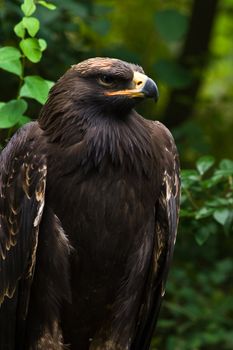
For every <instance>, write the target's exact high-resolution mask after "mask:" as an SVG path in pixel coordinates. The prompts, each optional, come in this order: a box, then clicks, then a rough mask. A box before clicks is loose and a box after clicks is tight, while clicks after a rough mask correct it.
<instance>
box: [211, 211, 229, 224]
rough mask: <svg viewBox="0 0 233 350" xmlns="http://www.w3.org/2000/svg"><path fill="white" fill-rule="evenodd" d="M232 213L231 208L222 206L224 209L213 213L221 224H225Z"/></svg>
mask: <svg viewBox="0 0 233 350" xmlns="http://www.w3.org/2000/svg"><path fill="white" fill-rule="evenodd" d="M230 214H231V211H230V210H229V209H226V208H222V209H218V210H216V211H215V212H214V214H213V217H214V218H215V220H216V221H217V222H218V223H219V224H220V225H224V224H225V223H226V221H227V218H228V216H229V215H230Z"/></svg>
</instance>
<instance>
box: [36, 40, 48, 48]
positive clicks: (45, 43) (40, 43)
mask: <svg viewBox="0 0 233 350" xmlns="http://www.w3.org/2000/svg"><path fill="white" fill-rule="evenodd" d="M38 42H39V45H40V50H41V51H44V50H46V48H47V42H46V41H45V40H44V39H38Z"/></svg>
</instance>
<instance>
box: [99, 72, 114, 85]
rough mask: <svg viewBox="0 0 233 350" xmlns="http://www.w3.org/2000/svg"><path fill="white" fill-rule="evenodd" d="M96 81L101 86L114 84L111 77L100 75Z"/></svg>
mask: <svg viewBox="0 0 233 350" xmlns="http://www.w3.org/2000/svg"><path fill="white" fill-rule="evenodd" d="M98 81H99V83H100V84H101V85H104V86H111V85H113V84H114V78H113V77H112V76H111V75H101V76H100V77H99V78H98Z"/></svg>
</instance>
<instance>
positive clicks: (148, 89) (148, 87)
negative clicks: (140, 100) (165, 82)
mask: <svg viewBox="0 0 233 350" xmlns="http://www.w3.org/2000/svg"><path fill="white" fill-rule="evenodd" d="M142 92H143V93H144V95H145V97H152V98H154V100H155V102H157V101H158V99H159V90H158V87H157V85H156V83H155V82H154V81H153V80H152V79H150V78H148V80H147V81H146V84H145V85H144V87H143V89H142Z"/></svg>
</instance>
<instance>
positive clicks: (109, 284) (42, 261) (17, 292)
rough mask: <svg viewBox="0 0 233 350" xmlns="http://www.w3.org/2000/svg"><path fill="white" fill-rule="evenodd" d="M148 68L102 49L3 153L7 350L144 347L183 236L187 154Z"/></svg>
mask: <svg viewBox="0 0 233 350" xmlns="http://www.w3.org/2000/svg"><path fill="white" fill-rule="evenodd" d="M144 97H154V98H156V99H157V97H158V91H157V87H156V85H155V83H154V82H153V81H152V80H151V79H150V78H148V77H147V76H146V75H145V74H144V72H143V70H142V68H141V67H139V66H136V65H133V64H129V63H126V62H123V61H120V60H117V59H108V58H94V59H89V60H87V61H84V62H81V63H80V64H78V65H75V66H73V67H72V68H71V69H70V70H69V71H68V72H67V73H66V74H65V75H64V76H63V77H62V78H61V79H60V80H59V81H58V82H57V83H56V84H55V86H54V87H53V88H52V90H51V92H50V95H49V99H48V101H47V103H46V104H45V106H44V107H43V109H42V111H41V114H40V117H39V119H38V122H34V123H30V124H28V125H26V126H24V127H23V128H21V129H20V130H19V131H18V132H17V133H16V134H15V135H14V136H13V138H12V139H11V140H10V142H9V143H8V145H7V147H6V148H5V149H4V150H3V151H2V153H1V155H0V164H1V171H0V303H1V306H0V349H4V350H16V349H17V350H27V349H28V350H29V349H30V350H36V349H42V350H45V349H46V350H53V349H54V350H55V349H56V350H61V349H65V348H66V347H65V345H64V344H66V345H67V348H68V349H71V350H74V349H75V350H77V349H79V350H88V349H89V350H126V349H128V350H148V349H149V345H150V340H151V337H152V333H153V330H154V327H155V323H156V320H157V317H158V313H159V308H160V304H161V300H162V297H163V294H164V288H165V282H166V278H167V274H168V270H169V267H170V264H171V258H172V255H173V248H174V244H175V237H176V230H177V221H178V207H179V187H180V185H179V161H178V156H177V151H176V147H175V144H174V141H173V138H172V136H171V134H170V133H169V131H168V130H167V129H166V128H165V127H164V126H163V125H162V124H161V123H159V122H153V121H149V120H146V119H144V118H142V117H141V116H140V115H139V114H137V113H136V111H135V110H134V109H133V108H134V106H135V104H136V103H137V101H139V100H141V99H143V98H144Z"/></svg>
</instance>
